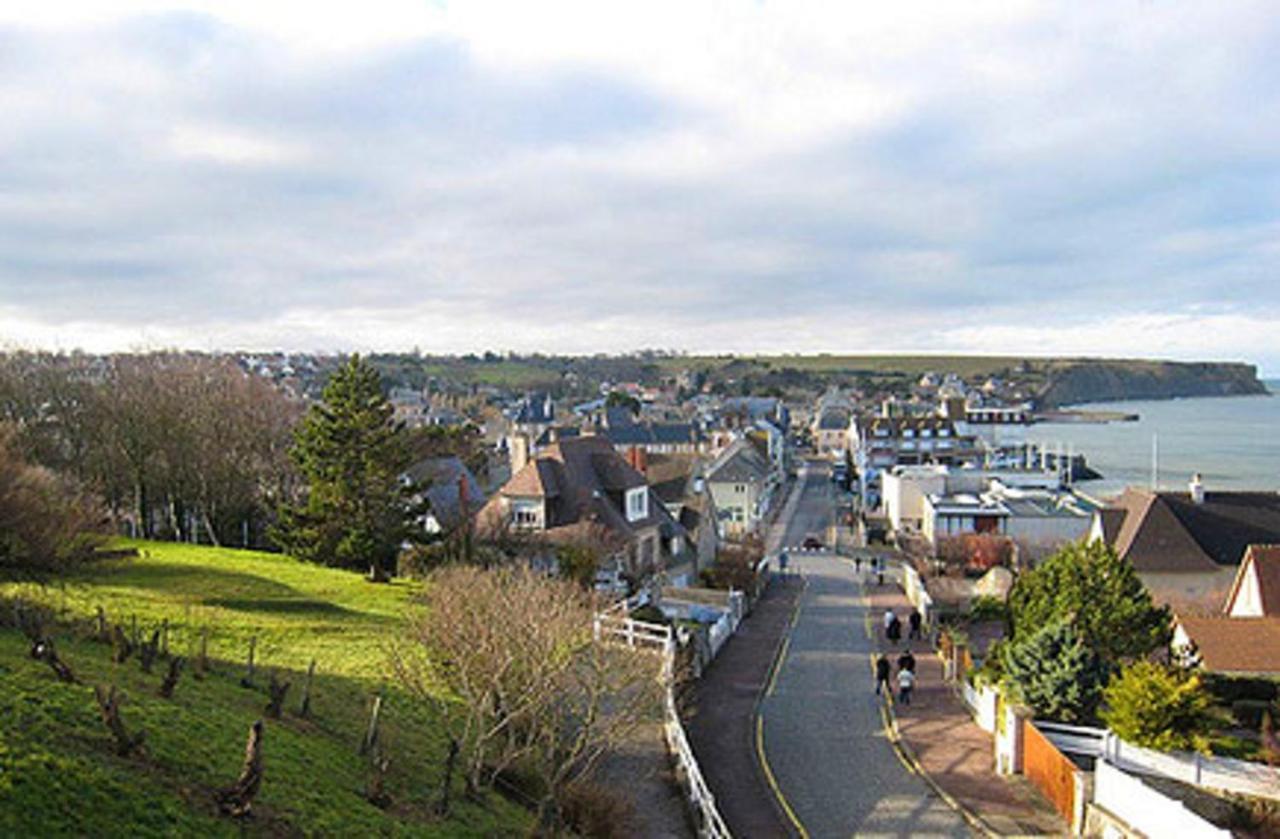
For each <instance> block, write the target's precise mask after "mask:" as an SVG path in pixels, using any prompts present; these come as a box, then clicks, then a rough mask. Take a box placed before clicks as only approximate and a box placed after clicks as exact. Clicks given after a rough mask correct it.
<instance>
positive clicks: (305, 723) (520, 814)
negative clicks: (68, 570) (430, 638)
mask: <svg viewBox="0 0 1280 839" xmlns="http://www.w3.org/2000/svg"><path fill="white" fill-rule="evenodd" d="M136 545H137V547H138V548H139V549H140V551H141V556H140V557H139V558H138V559H136V560H121V561H110V562H107V563H103V564H100V565H97V566H95V567H93V568H91V569H87V570H84V571H81V572H78V573H77V574H76V575H74V576H73V577H71V578H69V579H67V580H66V581H65V582H64V583H63V584H60V585H58V586H56V587H49V588H46V589H43V590H41V589H37V588H33V587H32V586H30V585H27V584H21V585H20V584H14V583H8V584H5V583H0V596H5V597H10V598H11V597H14V596H24V597H27V598H31V599H37V600H39V601H41V602H43V603H45V604H47V605H49V606H51V607H53V608H54V609H56V610H58V611H59V613H60V617H61V618H62V619H63V620H65V621H77V622H78V623H76V624H71V623H67V624H62V625H60V626H59V628H58V629H57V630H56V631H55V632H53V635H54V638H55V640H56V643H57V646H58V649H59V652H60V654H61V655H62V657H63V658H64V660H66V661H67V662H68V663H69V664H70V665H71V667H72V668H73V670H75V672H76V674H77V675H78V676H79V678H80V681H81V682H82V684H78V685H68V684H62V683H60V682H58V681H57V680H56V679H55V678H54V676H53V673H52V671H51V670H50V669H49V667H48V666H47V665H46V664H45V663H43V662H39V661H33V660H32V659H30V658H29V657H28V655H27V649H28V644H27V641H26V639H25V638H24V637H23V636H22V635H21V633H19V632H18V631H16V630H13V629H0V836H25V835H33V836H34V835H49V836H52V835H94V836H106V835H130V836H159V835H169V836H172V835H200V836H204V835H234V834H236V833H237V832H239V827H238V826H237V825H235V824H234V823H232V822H231V821H229V820H227V819H225V818H223V817H221V816H219V815H218V814H217V811H216V807H215V806H214V803H213V797H212V793H213V791H214V790H216V789H217V788H219V787H221V786H226V785H229V784H230V783H231V782H232V781H233V780H234V779H235V777H236V774H237V773H238V772H239V768H240V761H241V759H242V755H243V751H244V743H245V737H246V734H247V731H248V728H249V726H250V724H251V723H252V722H253V721H254V720H256V719H259V718H261V717H263V710H264V707H265V705H266V703H267V699H268V697H267V695H266V691H265V687H264V686H265V684H266V683H267V681H268V680H269V677H268V673H269V671H270V670H271V669H272V668H278V669H279V671H280V674H281V678H282V679H286V680H290V681H292V682H293V685H294V687H293V689H292V690H291V692H290V695H289V698H288V700H287V701H286V703H285V709H286V713H285V715H284V718H283V719H281V720H270V719H268V720H267V722H266V734H265V737H264V747H263V748H264V760H265V765H266V768H265V779H264V782H263V786H262V790H261V792H260V794H259V796H258V799H257V803H256V804H255V812H256V815H255V818H254V819H253V821H252V822H251V823H250V824H249V825H248V832H249V833H250V834H254V835H370V834H377V835H422V836H493V835H509V834H518V833H522V832H524V831H525V830H526V829H527V826H528V824H529V819H530V816H529V815H528V813H527V811H525V810H523V809H521V808H519V807H517V806H516V805H514V804H512V803H510V802H508V801H506V800H504V799H502V798H500V797H497V796H490V797H488V798H486V799H485V800H484V801H482V802H467V801H465V800H464V799H462V798H461V797H460V796H457V797H455V800H456V801H457V804H456V806H455V808H454V810H455V811H454V814H453V816H452V817H451V818H449V819H447V820H438V819H436V818H435V817H433V816H432V814H431V811H430V808H431V803H432V800H433V797H434V795H435V794H436V791H437V785H438V780H439V778H440V772H441V764H442V759H443V756H444V751H445V746H444V740H443V737H442V735H441V732H440V731H439V727H438V725H437V724H436V718H435V716H434V714H433V712H432V710H431V709H430V708H428V707H426V706H424V705H423V704H421V703H419V702H415V701H413V700H411V699H410V698H409V697H408V696H406V695H404V694H402V693H401V692H400V691H399V690H398V688H397V687H396V686H395V685H394V684H393V683H391V684H388V685H387V699H386V704H385V706H384V712H383V726H382V742H383V743H384V745H385V748H386V750H387V755H388V756H389V757H390V759H391V771H390V774H389V776H388V781H387V789H388V792H389V793H390V794H391V797H392V799H393V804H392V806H391V807H390V808H388V809H387V810H381V809H379V808H377V807H374V806H373V805H372V804H370V803H368V802H367V801H366V800H365V799H364V797H363V794H362V793H363V790H364V787H365V782H366V779H367V776H368V762H367V760H366V759H365V758H361V757H360V756H359V755H358V751H359V743H360V740H361V737H362V735H363V730H364V726H365V724H366V721H367V718H368V709H369V704H370V702H371V699H372V696H373V694H374V693H375V692H376V691H377V690H378V689H379V686H380V684H381V683H382V681H383V679H384V677H385V676H386V674H387V667H386V660H387V655H386V644H387V641H388V640H389V639H390V638H391V637H392V636H393V635H394V633H395V632H396V630H397V627H398V621H399V615H400V613H401V610H402V608H403V606H404V604H405V602H406V601H407V599H408V598H409V597H410V596H411V595H412V593H413V591H414V586H413V585H412V584H410V583H403V582H398V583H394V584H392V585H372V584H369V583H367V582H365V581H364V580H363V579H362V578H361V577H360V576H359V575H357V574H352V573H349V572H344V571H337V570H333V569H326V568H317V567H314V566H308V565H303V564H301V563H298V562H295V561H294V560H292V559H289V558H287V557H282V556H278V555H272V554H264V553H255V552H249V551H235V550H224V549H216V548H206V547H193V546H184V545H173V544H161V543H136ZM99 605H101V606H102V607H103V608H105V609H106V611H107V614H108V616H109V619H110V620H112V621H116V622H120V623H122V624H124V625H125V626H128V625H129V624H130V623H131V622H132V620H133V619H134V618H135V617H136V619H137V621H138V624H139V628H140V629H141V630H142V631H143V632H144V633H149V632H150V631H151V630H152V629H153V628H154V627H156V626H158V625H159V623H160V622H161V621H162V620H165V619H168V621H169V623H170V649H171V651H172V652H173V653H174V654H188V653H189V652H190V651H191V650H192V649H193V648H194V644H195V642H196V638H197V637H198V634H199V632H200V629H201V628H202V627H207V628H208V629H209V632H210V636H209V638H210V640H209V653H210V657H211V658H212V659H214V662H213V666H214V672H213V673H212V674H211V675H210V677H209V678H207V679H205V680H204V681H195V680H193V679H192V678H191V676H190V673H187V674H184V676H183V677H182V679H181V681H180V682H179V684H178V688H177V691H176V694H175V697H174V699H172V700H165V699H161V698H160V697H159V696H158V695H157V692H156V691H157V688H158V686H159V684H160V681H161V678H162V674H163V672H164V669H165V667H166V665H165V664H164V663H163V662H157V664H156V667H155V673H154V674H153V675H147V674H144V673H143V672H142V671H141V668H140V666H139V663H138V660H137V657H136V656H135V657H133V658H131V659H130V660H128V661H126V662H125V663H124V664H122V665H116V664H113V663H112V662H111V650H110V647H109V646H107V645H104V644H100V643H97V642H94V641H93V640H90V639H89V638H88V637H87V635H88V633H89V628H90V626H91V620H90V619H91V618H92V616H93V614H94V611H95V609H96V607H97V606H99ZM251 637H256V638H258V655H257V660H258V676H257V678H256V682H257V688H256V689H246V688H244V687H241V686H240V684H239V680H240V677H241V676H242V675H243V674H244V658H245V653H246V650H247V645H248V640H249V638H251ZM312 658H314V659H316V661H317V677H316V682H315V687H314V690H313V699H312V711H313V713H312V715H311V718H310V719H302V718H300V717H299V716H297V710H298V704H299V701H300V690H301V684H302V681H303V679H304V673H305V670H306V667H307V664H308V662H309V661H310V660H311V659H312ZM94 684H102V685H108V684H114V685H116V686H118V687H119V688H120V689H121V690H122V691H124V692H125V694H126V695H127V697H128V701H127V703H126V704H125V706H124V708H123V711H122V716H123V718H124V720H125V722H126V724H127V725H129V726H130V727H131V728H134V727H140V728H142V729H144V730H145V731H146V732H147V739H146V746H145V755H144V756H142V757H137V756H135V757H131V758H119V757H116V755H115V752H114V749H113V741H112V739H111V736H110V734H109V732H108V731H107V729H106V727H105V726H104V725H103V723H102V722H101V720H100V719H99V718H98V712H97V705H96V703H95V702H94V699H93V691H92V685H94Z"/></svg>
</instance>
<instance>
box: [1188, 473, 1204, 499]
mask: <svg viewBox="0 0 1280 839" xmlns="http://www.w3.org/2000/svg"><path fill="white" fill-rule="evenodd" d="M1188 489H1190V490H1191V503H1192V504H1203V503H1204V482H1203V481H1202V480H1201V479H1200V473H1199V472H1197V473H1195V474H1194V475H1192V476H1191V483H1190V484H1189V486H1188Z"/></svg>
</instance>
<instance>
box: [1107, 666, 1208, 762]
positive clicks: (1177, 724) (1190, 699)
mask: <svg viewBox="0 0 1280 839" xmlns="http://www.w3.org/2000/svg"><path fill="white" fill-rule="evenodd" d="M1103 701H1104V707H1103V709H1102V712H1101V716H1102V719H1103V721H1104V722H1105V723H1106V724H1107V725H1108V726H1109V727H1110V728H1111V730H1112V731H1114V732H1115V733H1116V734H1118V735H1119V736H1120V737H1121V738H1123V739H1125V740H1127V741H1129V742H1130V743H1133V744H1134V745H1137V746H1144V747H1146V748H1150V749H1158V750H1160V751H1172V750H1175V749H1176V750H1189V749H1194V750H1196V751H1200V752H1208V750H1209V733H1210V732H1211V731H1212V730H1213V726H1214V723H1215V722H1216V716H1215V714H1214V711H1213V697H1212V696H1211V695H1210V693H1209V691H1208V690H1206V689H1205V687H1204V685H1203V684H1202V683H1201V682H1200V677H1199V676H1198V675H1197V674H1195V673H1194V672H1192V671H1188V670H1182V669H1179V668H1175V667H1167V666H1165V665H1161V664H1156V663H1155V662H1151V661H1137V662H1134V663H1133V664H1131V665H1130V666H1128V667H1126V668H1125V669H1124V670H1123V671H1121V673H1120V675H1119V676H1117V677H1116V678H1114V679H1112V680H1111V684H1109V685H1107V689H1106V691H1105V693H1104V694H1103Z"/></svg>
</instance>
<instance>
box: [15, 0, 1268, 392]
mask: <svg viewBox="0 0 1280 839" xmlns="http://www.w3.org/2000/svg"><path fill="white" fill-rule="evenodd" d="M331 5H332V4H329V5H326V4H320V5H319V6H316V5H315V4H307V5H306V6H303V5H301V4H290V3H268V4H263V3H249V2H244V3H240V2H219V3H190V4H187V5H186V8H185V9H183V10H181V11H172V10H170V4H158V3H148V2H116V3H113V4H111V5H110V7H109V8H108V7H106V6H104V5H103V4H97V3H83V4H76V3H59V4H34V5H25V6H24V5H23V4H18V5H11V4H6V5H5V6H4V8H2V9H0V109H2V111H3V112H4V113H5V114H6V120H4V122H3V123H2V124H0V337H4V338H7V339H9V340H11V341H13V340H17V341H22V342H28V343H46V344H57V345H62V346H66V345H67V344H66V342H68V341H70V342H73V343H76V344H80V345H83V346H87V347H89V348H93V349H101V348H116V347H122V346H133V345H138V344H140V343H148V342H155V343H160V344H177V345H190V346H197V347H208V348H212V347H231V346H253V347H264V348H265V347H274V346H281V347H286V348H298V349H307V348H339V347H341V348H346V347H363V348H395V347H401V348H404V347H409V346H414V345H417V346H421V347H422V348H423V349H427V350H439V351H468V350H474V349H481V348H485V347H495V348H498V347H505V348H512V349H541V350H548V351H553V350H562V351H574V352H592V351H601V350H604V351H615V350H625V349H633V348H638V347H642V346H651V345H663V346H671V347H678V348H685V349H689V350H730V349H732V350H740V351H750V350H757V349H758V350H761V351H783V350H793V349H794V350H830V351H841V350H858V351H877V350H892V349H901V350H910V351H920V350H936V351H947V350H957V351H966V352H974V351H977V352H981V351H991V352H997V351H998V352H1032V351H1038V350H1037V348H1039V347H1044V348H1046V350H1045V351H1054V352H1071V353H1105V354H1151V355H1163V354H1170V353H1172V354H1176V355H1179V356H1185V357H1201V356H1204V357H1218V356H1228V357H1243V358H1248V359H1252V360H1256V361H1259V362H1261V363H1262V364H1263V365H1264V367H1267V368H1268V369H1271V370H1280V350H1276V349H1273V345H1274V342H1272V341H1268V340H1267V339H1268V336H1269V335H1271V334H1273V333H1274V330H1275V328H1276V326H1277V325H1280V283H1276V282H1275V281H1274V279H1273V278H1274V274H1275V269H1276V266H1277V257H1278V253H1277V250H1278V246H1277V244H1276V243H1277V242H1280V236H1277V234H1280V158H1278V157H1277V153H1276V151H1275V150H1276V149H1277V148H1280V89H1277V88H1276V87H1275V86H1274V85H1273V84H1272V83H1271V81H1272V80H1273V79H1274V78H1275V76H1276V73H1277V71H1278V70H1280V67H1278V66H1277V64H1278V61H1280V60H1278V59H1276V58H1275V56H1274V50H1273V49H1271V46H1272V45H1273V44H1274V43H1275V42H1276V40H1277V36H1278V35H1280V31H1277V30H1278V29H1280V21H1277V20H1276V19H1275V17H1274V15H1273V14H1272V13H1271V10H1270V8H1269V7H1268V5H1267V4H1265V3H1227V4H1218V5H1215V6H1213V7H1212V8H1207V7H1205V8H1197V7H1190V6H1183V7H1178V8H1165V7H1158V6H1152V5H1151V4H1149V3H1142V2H1137V0H1134V2H1121V3H1117V4H1112V5H1111V6H1108V7H1107V8H1106V9H1095V8H1089V9H1085V8H1078V7H1076V6H1074V5H1070V6H1067V5H1064V6H1062V7H1060V8H1057V9H1052V8H1047V7H1044V6H1042V5H1040V4H1024V3H976V4H966V5H965V6H964V7H957V8H956V9H954V10H952V9H945V8H937V7H935V8H932V9H930V10H928V14H927V15H926V14H925V12H924V11H923V10H921V11H913V10H903V9H900V8H892V7H888V6H885V7H877V6H871V7H860V6H858V7H855V6H852V5H851V6H849V7H847V8H845V7H837V8H835V9H832V8H830V7H829V6H821V5H813V6H809V5H807V4H803V3H800V4H796V3H788V4H775V3H736V2H724V3H715V4H695V5H694V6H690V5H689V4H675V3H662V2H655V3H647V4H635V5H634V6H630V7H625V8H624V7H619V6H618V5H617V4H607V5H606V4H598V3H545V4H541V3H540V4H505V3H489V2H468V3H457V4H455V3H443V4H438V5H431V4H422V3H417V2H412V3H410V2H404V3H401V2H390V3H379V2H370V3H364V4H361V5H360V6H359V7H358V8H357V7H352V8H351V9H348V10H344V9H342V8H340V7H333V8H330V6H331Z"/></svg>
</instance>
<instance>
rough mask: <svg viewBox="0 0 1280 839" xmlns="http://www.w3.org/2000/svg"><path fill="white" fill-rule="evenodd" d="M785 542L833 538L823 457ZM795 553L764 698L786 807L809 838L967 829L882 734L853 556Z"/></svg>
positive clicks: (771, 755)
mask: <svg viewBox="0 0 1280 839" xmlns="http://www.w3.org/2000/svg"><path fill="white" fill-rule="evenodd" d="M800 481H801V484H800V486H799V487H798V488H797V490H796V492H798V493H799V498H798V499H797V500H796V502H795V504H794V512H793V513H792V515H791V517H790V519H789V520H788V521H787V522H786V524H785V532H784V534H783V535H782V539H781V542H782V545H784V546H792V545H798V544H800V543H801V542H803V540H804V537H805V536H806V535H809V534H819V536H820V538H823V539H824V541H825V539H826V534H827V528H828V526H829V525H830V524H831V523H832V522H833V517H834V514H835V495H834V491H833V485H832V484H831V481H830V479H829V471H828V469H827V467H825V466H818V465H814V466H810V467H809V468H808V469H807V470H805V471H804V472H802V474H801V477H800ZM789 553H790V559H791V571H792V572H795V571H797V570H798V571H799V572H800V573H802V574H803V575H804V577H805V579H806V580H807V582H808V586H807V588H806V590H805V592H804V595H803V597H802V598H801V602H800V607H799V612H798V614H797V618H796V624H795V627H794V629H793V630H792V632H791V636H790V640H789V642H788V643H787V647H786V649H785V650H784V658H783V659H782V663H781V667H780V668H779V670H778V673H777V678H776V682H775V683H774V684H773V685H772V687H771V688H770V689H769V690H768V691H767V693H766V696H765V699H764V702H763V703H762V705H761V712H760V713H761V716H762V718H763V729H764V752H765V755H766V758H767V760H768V763H769V768H770V770H771V771H772V773H773V776H774V777H775V779H776V781H777V785H778V787H779V788H780V790H781V793H782V797H783V798H784V799H785V802H786V806H787V807H789V808H790V809H791V811H792V812H793V813H794V815H795V818H796V819H797V820H798V821H799V822H800V824H801V825H803V829H804V832H805V833H807V834H808V835H809V836H812V837H815V839H816V837H827V836H839V837H847V836H850V835H855V836H968V835H970V832H969V830H968V829H967V828H966V826H965V824H964V821H963V820H962V819H961V818H960V816H959V815H957V814H956V813H955V812H954V811H953V810H951V809H950V808H949V807H947V805H946V804H945V803H943V802H942V801H941V800H940V799H938V798H937V797H936V796H935V795H933V794H932V793H931V791H930V790H929V788H928V787H927V786H926V785H925V783H924V781H922V780H921V779H920V778H919V777H917V776H915V775H913V774H911V773H910V772H909V771H908V770H907V769H906V767H905V766H904V765H903V763H902V762H901V761H900V760H899V758H898V756H897V754H896V753H895V751H894V749H893V746H892V744H891V743H890V742H889V740H888V738H887V737H886V736H885V733H884V728H883V725H882V723H881V717H880V710H879V707H880V706H879V699H878V698H877V697H876V695H875V691H874V687H875V686H874V684H873V678H872V675H871V667H870V661H869V656H870V653H871V651H872V650H873V649H874V638H873V637H872V636H871V635H870V634H869V632H868V617H869V616H868V615H867V608H866V601H865V599H864V598H863V596H862V585H861V583H860V581H859V580H858V579H856V575H855V574H854V570H853V567H852V565H851V564H850V563H849V562H848V560H843V559H838V558H836V557H835V556H833V555H831V554H825V553H823V554H811V555H802V554H796V553H794V552H789Z"/></svg>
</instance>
